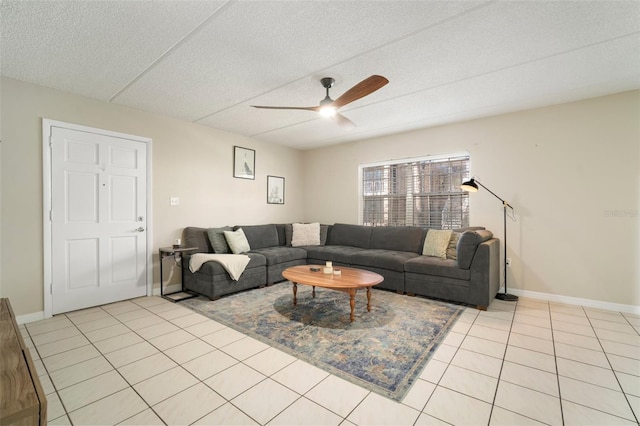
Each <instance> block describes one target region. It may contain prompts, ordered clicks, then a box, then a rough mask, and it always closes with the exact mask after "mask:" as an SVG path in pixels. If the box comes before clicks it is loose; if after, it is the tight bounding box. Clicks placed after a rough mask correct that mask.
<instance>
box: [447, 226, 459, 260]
mask: <svg viewBox="0 0 640 426" xmlns="http://www.w3.org/2000/svg"><path fill="white" fill-rule="evenodd" d="M459 239H460V232H456V231H453V232H452V233H451V239H450V240H449V246H448V247H447V259H451V260H457V259H458V240H459Z"/></svg>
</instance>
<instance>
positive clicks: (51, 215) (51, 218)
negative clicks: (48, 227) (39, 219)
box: [49, 210, 53, 222]
mask: <svg viewBox="0 0 640 426" xmlns="http://www.w3.org/2000/svg"><path fill="white" fill-rule="evenodd" d="M49 222H53V213H52V212H51V210H49Z"/></svg>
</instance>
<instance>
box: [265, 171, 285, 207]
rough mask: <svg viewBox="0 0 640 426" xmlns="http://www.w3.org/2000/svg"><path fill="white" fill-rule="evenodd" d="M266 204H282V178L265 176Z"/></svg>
mask: <svg viewBox="0 0 640 426" xmlns="http://www.w3.org/2000/svg"><path fill="white" fill-rule="evenodd" d="M267 204H284V178H283V177H280V176H267Z"/></svg>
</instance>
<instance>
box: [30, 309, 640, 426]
mask: <svg viewBox="0 0 640 426" xmlns="http://www.w3.org/2000/svg"><path fill="white" fill-rule="evenodd" d="M217 303H224V298H223V299H221V300H219V301H218V302H217ZM21 331H22V333H23V335H24V337H25V341H26V342H27V345H30V346H31V347H32V349H31V350H32V357H33V358H34V360H35V363H36V367H37V369H38V372H39V375H40V380H41V382H42V384H43V387H44V389H45V392H46V393H47V398H48V403H49V408H48V417H49V424H52V425H57V424H74V425H90V424H129V425H147V424H149V425H152V424H159V425H161V424H197V425H206V424H218V425H220V424H223V425H244V424H269V425H304V424H313V425H338V424H342V425H374V424H384V425H390V424H393V425H441V424H454V425H463V424H474V425H487V424H490V425H534V424H550V425H560V424H566V425H586V424H591V425H610V424H611V425H613V424H616V425H618V424H628V425H633V424H638V419H639V418H640V333H639V332H640V316H638V315H630V314H621V313H619V312H612V311H602V310H596V309H590V308H586V307H580V306H573V305H561V304H555V303H547V302H541V301H536V300H531V299H522V298H521V299H520V301H519V302H517V303H515V302H502V301H498V300H495V301H494V302H493V303H492V304H491V306H490V309H489V310H488V311H486V312H480V311H477V310H475V309H472V308H467V309H466V311H465V312H464V314H463V315H462V317H461V318H460V319H459V321H458V322H457V323H456V325H455V326H454V328H453V330H452V331H451V332H450V333H449V335H448V336H447V337H446V339H445V341H444V343H443V344H442V345H441V346H440V347H439V349H438V350H437V351H436V353H435V354H434V356H433V358H432V359H431V360H430V361H429V363H428V364H427V366H426V367H425V369H424V370H423V372H422V374H421V376H420V379H419V380H418V381H417V382H416V383H415V384H414V386H413V388H412V389H411V390H410V391H409V393H408V394H407V396H406V397H405V398H404V400H403V401H402V403H397V402H394V401H391V400H389V399H386V398H384V397H382V396H379V395H378V394H375V393H372V392H369V391H367V390H365V389H363V388H360V387H358V386H356V385H353V384H351V383H349V382H346V381H344V380H342V379H340V378H338V377H336V376H333V375H330V374H328V373H326V372H325V371H323V370H320V369H318V368H316V367H313V366H311V365H309V364H307V363H305V362H303V361H301V360H298V359H296V358H294V357H292V356H290V355H288V354H285V353H283V352H281V351H279V350H277V349H274V348H271V347H269V346H268V345H266V344H264V343H261V342H259V341H257V340H255V339H253V338H251V337H248V336H245V335H244V334H242V333H239V332H237V331H234V330H232V329H230V328H228V327H225V326H223V325H221V324H219V323H217V322H215V321H212V320H209V319H207V318H206V317H204V316H201V315H199V314H196V313H194V312H193V311H191V310H189V309H187V308H185V307H183V306H180V304H174V303H172V302H168V301H165V300H164V299H161V298H159V297H145V298H139V299H135V300H130V301H124V302H119V303H114V304H111V305H106V306H102V307H97V308H91V309H86V310H83V311H77V312H72V313H68V314H66V315H58V316H55V317H53V318H51V319H47V320H43V321H38V322H34V323H29V324H26V325H22V326H21Z"/></svg>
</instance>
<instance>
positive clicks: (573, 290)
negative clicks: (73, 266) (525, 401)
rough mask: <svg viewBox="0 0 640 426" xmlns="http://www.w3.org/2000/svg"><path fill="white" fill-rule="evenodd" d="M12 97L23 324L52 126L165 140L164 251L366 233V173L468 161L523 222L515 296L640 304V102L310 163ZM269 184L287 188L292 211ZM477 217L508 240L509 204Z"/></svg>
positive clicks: (1, 198) (7, 141)
mask: <svg viewBox="0 0 640 426" xmlns="http://www.w3.org/2000/svg"><path fill="white" fill-rule="evenodd" d="M0 95H1V104H0V113H1V116H0V138H1V139H2V143H1V144H0V162H1V163H0V164H1V170H0V221H1V226H0V235H1V237H2V238H1V244H0V253H1V255H2V257H1V260H0V295H1V296H2V297H9V298H11V301H12V305H13V307H14V310H15V311H16V314H17V315H25V314H30V313H35V312H40V311H42V310H43V295H42V292H43V290H42V289H43V283H42V279H43V265H42V253H43V249H42V141H41V126H42V118H50V119H54V120H60V121H66V122H70V123H75V124H81V125H85V126H91V127H97V128H103V129H107V130H111V131H116V132H122V133H129V134H134V135H138V136H144V137H149V138H152V139H153V148H152V149H153V215H154V226H153V236H154V243H153V247H152V249H153V251H154V253H155V252H156V251H157V248H158V247H160V246H164V245H168V244H170V243H171V242H172V241H173V240H174V239H175V238H177V237H178V236H179V233H180V230H181V229H182V228H183V227H185V226H188V225H195V226H217V225H225V224H257V223H267V222H290V221H297V220H300V219H304V220H318V221H320V222H323V223H334V222H349V223H357V220H358V211H357V209H358V203H357V197H358V183H357V170H358V165H359V164H360V163H363V162H373V161H383V160H389V159H400V158H408V157H416V156H424V155H429V154H442V153H450V152H458V151H463V150H468V151H469V152H470V153H471V162H472V174H474V175H476V176H477V177H478V178H479V180H481V181H482V182H483V183H484V184H485V185H487V186H488V187H489V188H491V189H492V190H493V191H494V192H496V193H497V194H498V195H500V196H502V197H503V198H505V199H507V200H508V201H510V202H511V204H512V205H513V206H514V207H515V209H516V212H517V221H516V222H511V221H510V222H509V223H508V226H509V246H508V249H509V254H508V256H509V257H511V258H512V260H513V266H512V267H511V268H510V271H509V283H510V287H513V288H517V289H521V290H528V291H535V292H543V293H550V294H555V295H560V296H569V297H575V298H585V299H593V300H600V301H605V302H610V303H621V304H629V305H636V306H640V247H639V239H640V224H639V222H640V217H639V214H638V212H639V211H640V127H639V124H638V123H639V122H640V120H639V117H640V92H638V91H634V92H627V93H622V94H618V95H612V96H605V97H602V98H596V99H591V100H587V101H583V102H576V103H570V104H563V105H558V106H554V107H548V108H542V109H536V110H530V111H524V112H520V113H514V114H507V115H502V116H497V117H490V118H486V119H480V120H474V121H468V122H464V123H458V124H452V125H448V126H441V127H434V128H430V129H425V130H421V131H416V132H411V133H405V134H399V135H394V136H389V137H383V138H377V139H371V140H366V141H359V142H354V143H349V144H345V145H338V146H334V147H329V148H326V149H318V150H313V151H306V152H299V151H296V150H292V149H289V148H286V147H282V146H277V145H271V144H264V143H261V142H259V141H256V140H253V139H251V138H246V137H242V136H239V135H235V134H231V133H227V132H223V131H217V130H214V129H210V128H206V127H202V126H199V125H194V124H191V123H188V122H184V121H179V120H174V119H171V118H167V117H163V116H159V115H154V114H150V113H145V112H141V111H137V110H133V109H129V108H124V107H120V106H117V105H113V104H109V103H105V102H99V101H95V100H91V99H87V98H82V97H78V96H73V95H69V94H66V93H62V92H59V91H55V90H51V89H47V88H43V87H40V86H35V85H31V84H26V83H22V82H18V81H15V80H11V79H5V78H3V79H2V80H1V85H0ZM233 145H240V146H244V147H247V148H251V149H255V150H256V157H257V163H256V172H257V178H256V180H255V181H250V180H243V179H234V178H233V177H232V170H231V167H232V164H231V163H232V147H233ZM267 174H273V175H278V176H285V177H286V179H287V180H286V204H285V205H284V206H281V205H268V204H266V175H267ZM305 182H307V183H308V184H305ZM579 183H581V184H579ZM172 196H177V197H180V206H177V207H171V206H170V205H169V198H170V197H172ZM471 209H472V211H471V215H472V218H471V222H472V224H479V225H484V226H487V227H488V228H489V229H491V230H493V231H494V232H495V233H496V235H497V236H498V237H500V238H502V231H501V230H502V216H501V215H502V208H501V205H500V203H499V202H498V200H496V199H495V198H493V197H492V196H491V195H490V194H488V193H487V192H484V191H483V192H479V193H477V194H472V195H471ZM154 282H155V283H156V284H155V285H156V287H157V285H158V284H157V282H158V260H157V255H155V256H154Z"/></svg>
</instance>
